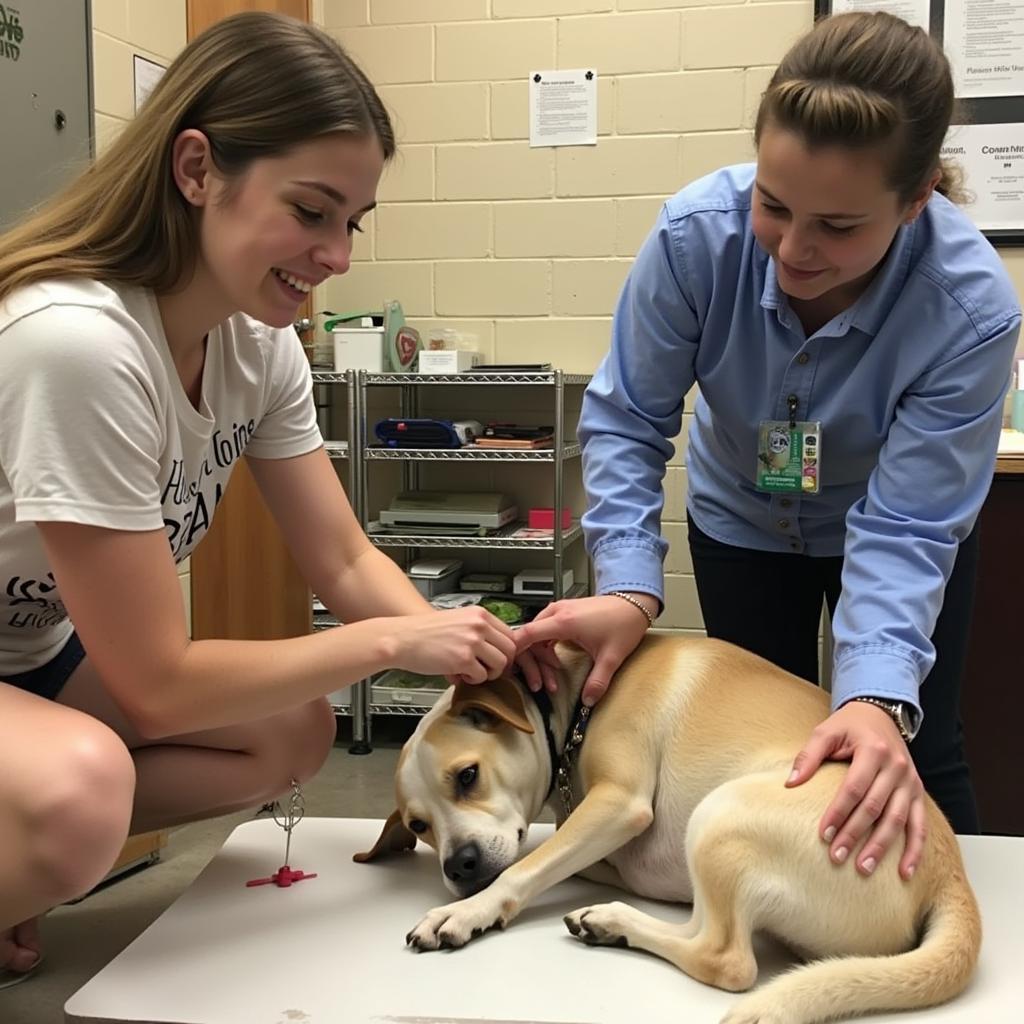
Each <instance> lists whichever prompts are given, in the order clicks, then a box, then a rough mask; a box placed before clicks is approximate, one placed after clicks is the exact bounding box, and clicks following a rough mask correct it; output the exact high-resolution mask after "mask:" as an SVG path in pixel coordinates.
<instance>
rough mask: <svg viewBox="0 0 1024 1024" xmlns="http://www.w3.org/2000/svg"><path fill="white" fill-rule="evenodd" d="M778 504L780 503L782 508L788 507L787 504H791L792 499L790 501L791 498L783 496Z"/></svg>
mask: <svg viewBox="0 0 1024 1024" xmlns="http://www.w3.org/2000/svg"><path fill="white" fill-rule="evenodd" d="M779 504H780V505H781V506H782V507H783V508H789V506H790V505H792V504H793V501H792V499H791V498H783V499H782V500H781V501H780V502H779Z"/></svg>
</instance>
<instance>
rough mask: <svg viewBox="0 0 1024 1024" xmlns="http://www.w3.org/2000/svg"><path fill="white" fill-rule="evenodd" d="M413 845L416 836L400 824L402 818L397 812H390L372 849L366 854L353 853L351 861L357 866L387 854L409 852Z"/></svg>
mask: <svg viewBox="0 0 1024 1024" xmlns="http://www.w3.org/2000/svg"><path fill="white" fill-rule="evenodd" d="M415 845H416V836H415V835H413V833H412V832H410V831H409V830H408V829H407V828H406V827H405V826H404V825H403V824H402V816H401V815H400V814H399V813H398V811H392V812H391V814H390V815H389V816H388V820H387V821H385V822H384V829H383V831H382V832H381V834H380V838H378V840H377V842H375V843H374V844H373V849H372V850H368V851H367V852H366V853H353V854H352V859H353V860H354V861H355V862H356V863H357V864H366V863H368V862H369V861H371V860H376V859H377V858H378V857H383V856H386V855H387V854H389V853H401V852H402V851H403V850H411V849H412V848H413V847H414V846H415Z"/></svg>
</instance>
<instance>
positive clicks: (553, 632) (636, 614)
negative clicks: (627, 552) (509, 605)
mask: <svg viewBox="0 0 1024 1024" xmlns="http://www.w3.org/2000/svg"><path fill="white" fill-rule="evenodd" d="M637 599H638V600H644V599H645V600H646V601H648V602H650V605H651V612H652V614H656V613H657V601H656V600H655V599H654V598H653V597H650V596H649V595H647V594H638V595H637ZM647 626H648V623H647V618H646V616H645V615H644V614H643V612H642V611H640V609H639V608H634V607H632V606H631V605H630V603H629V602H628V601H623V600H622V598H621V597H612V596H611V595H606V596H604V597H578V598H573V599H571V600H567V601H555V602H554V603H553V604H549V605H548V606H547V607H546V608H544V610H543V611H541V612H540V613H538V615H537V617H536V618H535V619H534V620H533V621H532V622H530V623H528V624H527V625H525V626H521V627H520V628H519V629H518V630H516V634H515V636H516V650H517V651H519V652H520V655H521V654H522V652H523V651H530V650H531V649H532V650H533V651H535V652H537V653H538V656H543V655H541V654H540V652H539V651H538V646H540V645H547V644H550V643H552V642H553V641H555V640H570V641H572V642H573V643H575V644H578V645H579V646H580V647H582V648H583V649H584V650H585V651H586V652H587V653H588V654H589V655H590V657H591V658H592V659H593V661H594V665H593V667H592V668H591V670H590V675H589V676H588V677H587V681H586V682H585V683H584V684H583V703H584V704H586V705H587V706H588V707H589V706H592V705H594V704H596V703H597V702H598V701H599V700H600V699H601V698H602V697H603V696H604V694H605V692H606V691H607V689H608V685H609V683H610V682H611V679H612V676H613V675H614V674H615V672H616V670H617V669H618V667H619V666H620V665H621V664H622V663H623V662H624V661H625V660H626V658H627V657H628V656H629V655H630V654H632V653H633V651H634V650H635V648H636V646H637V644H639V643H640V640H641V639H642V638H643V635H644V634H645V633H646V632H647ZM541 650H543V647H541ZM527 683H528V684H529V685H531V688H532V689H538V688H539V687H536V686H534V685H533V684H530V680H529V677H527ZM548 688H549V689H553V687H550V686H549V687H548Z"/></svg>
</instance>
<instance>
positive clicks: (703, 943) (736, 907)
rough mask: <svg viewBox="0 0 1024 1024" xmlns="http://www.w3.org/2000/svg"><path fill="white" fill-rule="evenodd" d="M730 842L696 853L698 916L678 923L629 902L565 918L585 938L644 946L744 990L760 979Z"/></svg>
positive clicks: (705, 978)
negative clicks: (652, 914)
mask: <svg viewBox="0 0 1024 1024" xmlns="http://www.w3.org/2000/svg"><path fill="white" fill-rule="evenodd" d="M728 845H729V840H726V841H725V842H724V844H721V843H715V844H709V843H705V842H701V843H700V844H699V847H698V849H697V850H696V851H695V854H694V856H693V857H692V858H691V877H692V878H693V880H694V884H695V895H694V911H693V916H692V918H691V919H690V921H688V922H687V923H685V924H673V923H670V922H667V921H662V920H659V919H658V918H656V917H652V916H651V915H650V914H645V913H643V912H642V911H639V910H637V909H636V908H635V907H631V906H628V905H627V904H625V903H618V902H616V903H603V904H599V905H597V906H593V907H586V908H584V909H582V910H577V911H576V912H575V913H572V914H569V915H568V916H567V917H566V918H565V924H566V927H568V929H569V931H570V932H572V933H573V935H575V936H576V937H577V938H578V939H580V940H581V941H582V942H587V943H589V944H591V945H601V946H623V947H627V948H630V949H642V950H644V951H646V952H648V953H653V954H654V955H655V956H659V957H661V958H662V959H663V960H667V961H669V963H672V964H675V965H676V967H678V968H679V969H680V970H681V971H685V972H686V973H687V974H689V975H690V977H692V978H696V979H697V980H698V981H702V982H704V983H705V984H707V985H714V986H715V987H716V988H721V989H726V990H727V991H729V992H744V991H746V990H747V989H748V988H750V986H751V985H753V984H754V982H755V980H756V979H757V961H756V959H755V958H754V951H753V948H752V946H751V941H750V939H751V929H750V925H749V923H748V921H747V920H746V915H745V913H744V912H743V911H744V907H743V896H742V893H741V888H742V885H743V882H744V879H743V872H742V870H737V867H738V865H739V864H740V863H742V859H741V858H739V857H737V856H736V851H730V850H729V849H728Z"/></svg>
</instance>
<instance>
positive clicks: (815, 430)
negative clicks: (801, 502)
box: [757, 420, 821, 494]
mask: <svg viewBox="0 0 1024 1024" xmlns="http://www.w3.org/2000/svg"><path fill="white" fill-rule="evenodd" d="M820 473H821V423H809V422H806V421H799V422H794V423H789V422H788V421H787V420H762V421H761V426H760V429H759V431H758V438H757V489H758V490H759V491H770V492H773V493H789V492H792V491H800V492H802V493H803V494H817V493H818V487H819V479H820Z"/></svg>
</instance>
